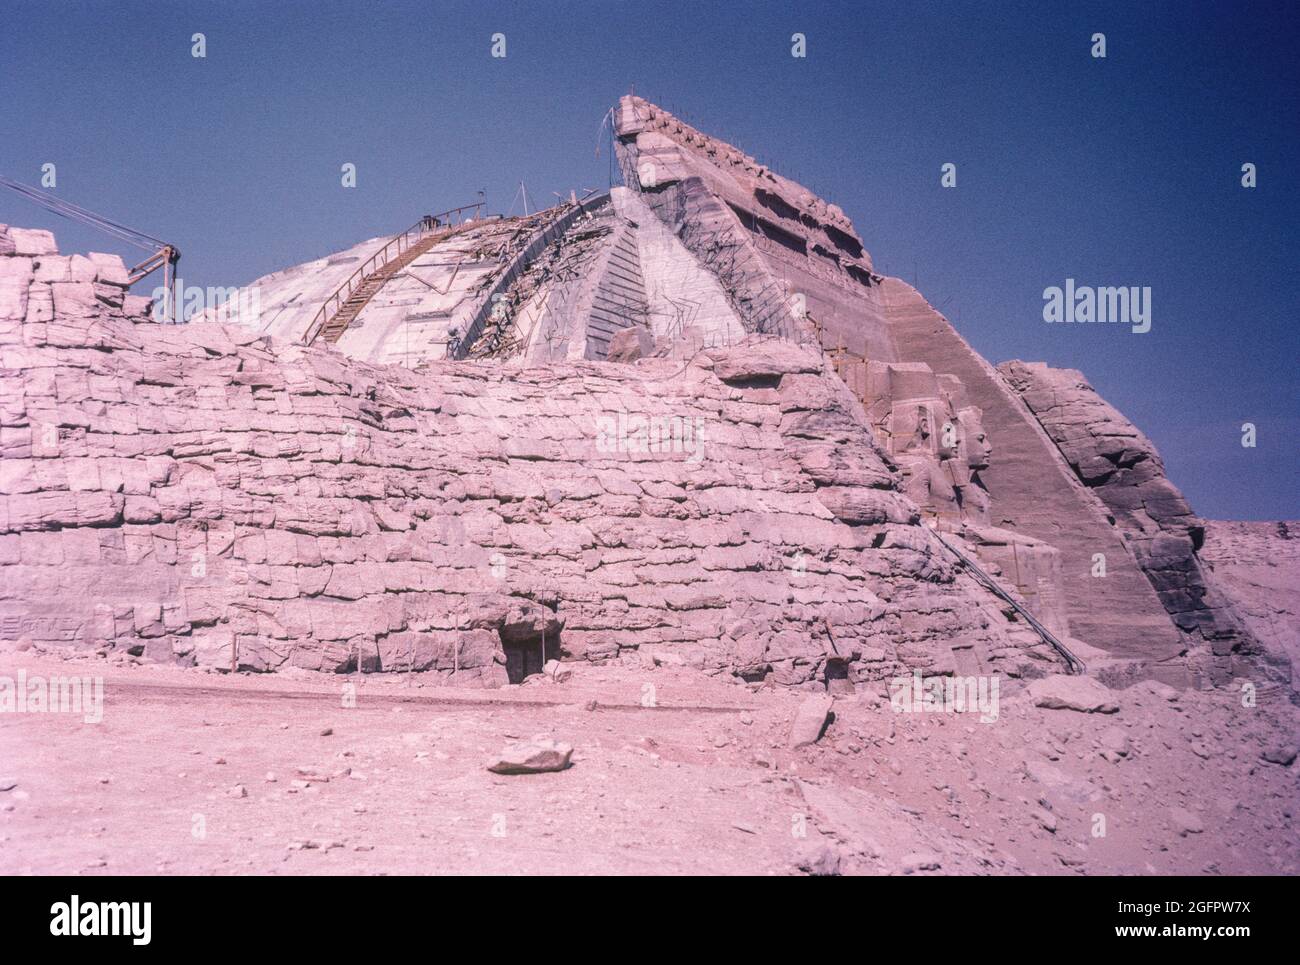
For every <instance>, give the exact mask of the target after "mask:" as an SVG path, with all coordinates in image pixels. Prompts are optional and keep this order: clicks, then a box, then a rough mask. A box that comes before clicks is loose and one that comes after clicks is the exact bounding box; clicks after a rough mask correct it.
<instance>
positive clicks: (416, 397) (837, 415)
mask: <svg viewBox="0 0 1300 965" xmlns="http://www.w3.org/2000/svg"><path fill="white" fill-rule="evenodd" d="M6 237H11V236H6ZM37 257H38V256H27V255H18V254H14V255H11V256H7V257H4V258H0V262H8V263H10V264H8V265H6V270H5V273H4V275H3V277H4V278H6V279H19V280H20V281H18V282H14V281H6V282H5V283H4V284H3V285H0V304H2V305H4V306H5V312H6V314H8V315H13V314H14V313H15V311H16V310H17V309H16V307H15V306H17V305H19V304H21V303H25V302H28V301H30V299H31V297H33V296H32V294H31V290H32V289H33V288H35V287H36V286H39V285H42V284H45V283H44V282H37V281H34V280H33V279H34V275H35V270H36V269H35V268H34V267H33V266H32V265H30V264H29V265H26V266H22V265H20V266H19V269H14V268H13V267H12V263H15V262H27V261H35V260H37ZM39 257H49V256H44V255H42V256H39ZM19 286H21V291H19ZM91 292H92V295H93V289H91ZM92 301H93V304H92V303H91V302H78V304H80V305H82V306H83V307H84V311H83V312H81V313H80V314H76V315H65V314H63V313H58V314H55V315H54V316H53V317H52V318H50V319H48V320H46V321H30V322H29V321H26V316H25V315H24V320H23V321H17V320H16V319H13V318H6V319H4V322H3V327H2V328H0V331H2V332H3V333H4V334H3V338H0V387H2V389H3V391H2V392H0V399H3V408H0V457H2V460H0V467H3V471H2V472H0V637H3V638H4V639H8V640H11V641H15V640H30V641H31V642H33V643H42V644H67V645H74V646H93V647H99V648H108V649H126V650H130V651H133V652H140V653H144V654H146V655H148V656H149V657H153V658H156V659H160V660H176V661H180V662H183V663H196V664H199V665H204V666H210V667H215V668H222V669H227V668H230V667H239V668H246V669H252V670H273V669H276V668H280V667H285V666H297V667H305V668H310V669H317V670H335V671H338V670H345V669H348V668H350V667H354V666H356V665H357V664H358V663H360V665H361V666H362V667H363V668H364V669H367V670H404V669H408V668H413V669H417V670H429V671H434V672H437V673H439V674H441V675H444V676H446V677H448V678H451V679H453V680H454V681H455V682H458V683H467V684H472V685H473V684H477V685H493V684H500V683H503V682H505V681H506V679H507V677H506V669H505V666H506V657H505V654H504V648H506V647H509V646H511V645H512V644H518V643H519V642H520V641H528V642H530V645H531V642H532V641H536V640H539V639H540V638H541V636H542V634H545V639H546V641H547V647H548V649H547V652H546V655H547V656H563V657H568V658H573V659H584V658H585V659H594V660H600V659H606V658H610V657H613V656H616V655H617V654H619V653H620V652H623V651H628V650H633V649H647V650H653V649H656V648H663V649H668V650H674V651H676V652H677V653H678V654H680V655H681V656H682V657H683V659H686V660H689V661H691V662H692V663H695V664H696V665H698V666H700V667H703V668H706V669H709V670H713V671H717V672H732V673H739V674H743V675H745V676H747V677H750V678H753V679H757V678H765V677H766V678H770V679H772V680H774V681H776V682H779V683H784V684H808V685H814V684H816V685H818V686H820V685H821V681H822V679H823V678H824V677H825V676H826V672H827V669H828V668H827V664H828V661H834V662H836V663H837V665H838V666H837V668H836V669H837V673H838V671H839V669H841V668H844V669H846V670H847V673H848V675H849V678H850V679H851V680H858V681H861V680H866V679H877V678H883V677H888V676H892V675H894V674H896V673H898V672H905V671H907V670H909V669H910V668H914V667H915V668H924V669H927V670H941V669H950V668H952V666H953V665H954V659H955V658H954V650H958V651H961V652H962V653H963V655H964V658H965V659H970V658H971V657H972V656H973V657H974V659H975V660H976V661H978V666H980V667H982V668H983V669H985V670H991V669H994V668H997V669H999V670H1001V671H1004V672H1009V673H1025V674H1030V675H1032V674H1035V673H1039V672H1042V671H1044V670H1047V669H1057V668H1059V663H1056V662H1055V661H1056V658H1055V656H1054V655H1053V654H1051V653H1050V651H1048V650H1047V649H1046V648H1045V647H1043V646H1042V645H1041V644H1040V643H1038V641H1037V640H1036V638H1034V637H1033V636H1032V635H1031V634H1027V633H1026V632H1025V631H1024V629H1023V628H1022V627H1017V626H1016V625H1014V624H1011V623H1008V622H1007V620H1006V618H1005V616H1004V614H1003V613H1002V611H1001V609H1000V607H999V606H998V605H997V601H995V600H993V599H992V598H991V596H990V595H989V594H988V593H987V592H986V591H985V590H983V589H982V588H981V587H979V586H978V585H977V584H975V583H974V582H973V581H972V580H971V579H970V578H969V577H967V576H966V575H965V574H964V573H962V572H960V571H959V570H956V569H954V567H953V566H952V565H951V564H950V562H949V561H948V559H947V558H946V557H945V556H944V555H943V554H942V551H941V550H940V549H939V547H938V545H937V543H936V541H935V540H934V538H933V536H932V535H931V534H930V532H929V530H928V529H927V528H926V527H924V526H921V525H918V513H917V510H916V507H915V506H914V505H912V504H911V503H910V502H909V501H908V500H907V499H906V498H905V497H904V496H903V495H902V494H901V493H900V492H898V490H897V488H896V487H897V479H896V478H895V476H894V475H893V474H892V473H891V472H890V470H889V469H888V468H887V467H886V466H885V464H884V462H883V461H882V460H881V458H880V455H879V453H878V451H877V450H876V448H875V446H874V444H873V442H872V440H871V438H870V435H869V433H868V432H867V431H866V430H865V428H864V425H863V422H862V416H861V413H860V410H858V409H857V408H855V407H856V406H857V403H856V401H855V400H854V399H853V398H852V397H851V395H850V394H849V393H848V392H847V390H846V389H844V387H843V386H842V385H841V384H840V383H839V382H838V381H837V380H835V379H833V378H831V377H828V372H827V371H826V370H825V368H824V363H823V361H822V359H821V358H820V357H819V356H818V355H815V354H809V353H805V352H803V351H802V350H799V349H797V348H795V347H793V346H791V345H789V344H788V343H772V342H762V343H746V344H744V345H741V346H737V347H735V348H732V349H717V350H713V351H710V352H705V353H702V354H700V355H699V356H698V357H697V358H696V360H695V361H694V362H693V363H691V364H689V365H684V364H683V363H681V362H679V361H672V360H642V361H641V362H639V363H638V364H637V365H635V366H631V365H626V366H624V365H615V364H609V363H606V364H597V363H587V362H558V363H552V364H550V365H548V366H547V367H545V368H525V367H519V366H507V365H500V364H491V363H465V362H460V363H457V362H439V363H432V364H429V365H427V366H424V367H422V368H421V369H419V370H409V369H405V368H402V367H399V366H373V365H370V364H368V363H363V362H358V361H354V360H351V359H348V358H347V357H345V356H343V355H341V354H340V353H338V352H337V351H336V350H335V349H333V348H329V347H311V348H307V347H304V346H301V345H298V344H286V343H283V342H280V341H277V340H274V339H271V338H268V337H265V336H261V335H259V334H257V333H255V332H251V331H249V330H247V329H244V328H240V327H237V326H231V327H222V326H218V325H214V324H209V323H203V324H191V325H184V326H159V325H154V324H152V323H148V322H145V321H143V320H142V318H141V316H139V315H137V316H134V317H132V316H127V315H124V314H123V312H122V310H121V309H120V308H118V307H116V306H115V305H113V304H112V303H111V302H112V299H110V300H109V301H108V302H105V301H102V300H94V299H93V298H92ZM141 307H143V306H141ZM24 312H25V308H24ZM661 443H662V444H661Z"/></svg>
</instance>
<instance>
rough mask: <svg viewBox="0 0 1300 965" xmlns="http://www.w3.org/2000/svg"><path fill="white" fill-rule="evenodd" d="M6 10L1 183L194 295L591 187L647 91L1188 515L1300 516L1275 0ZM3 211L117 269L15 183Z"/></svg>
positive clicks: (1292, 144) (1293, 292)
mask: <svg viewBox="0 0 1300 965" xmlns="http://www.w3.org/2000/svg"><path fill="white" fill-rule="evenodd" d="M3 23H4V30H3V32H0V173H4V174H7V175H9V176H10V177H14V178H16V179H18V180H21V181H25V182H27V183H32V184H35V183H38V181H39V178H40V169H41V165H42V164H44V163H46V162H54V163H56V164H57V166H58V168H57V169H58V178H59V182H58V190H57V193H58V194H59V195H61V196H62V197H64V198H66V199H68V200H71V201H74V202H76V203H79V204H81V205H83V206H85V207H88V208H91V209H93V210H95V211H98V212H100V213H103V214H106V215H109V216H111V217H114V218H116V219H118V220H120V221H122V222H124V223H126V224H128V225H131V226H132V227H135V228H138V229H140V230H142V231H145V232H147V233H149V234H152V235H155V236H157V237H161V238H164V239H167V240H169V241H172V242H174V243H175V244H177V245H179V246H180V248H181V249H182V251H183V253H184V259H183V261H182V263H181V275H182V277H183V278H184V279H185V281H186V283H187V284H190V285H195V284H197V285H204V286H206V285H219V286H227V285H234V284H240V283H244V282H248V281H250V280H252V279H253V278H256V277H257V276H259V275H262V274H265V273H266V272H269V271H272V270H275V269H277V268H282V267H286V266H288V265H292V264H297V263H299V262H302V261H306V260H309V259H311V258H314V257H318V256H320V255H323V254H326V253H328V252H330V251H333V250H337V249H340V248H343V247H346V246H349V245H351V244H354V243H355V242H357V241H359V240H361V239H363V238H367V237H371V236H374V235H379V234H386V233H391V232H394V231H396V230H398V229H401V228H404V227H406V226H408V225H409V224H410V223H412V222H413V221H415V220H416V218H417V217H419V216H420V215H421V214H424V213H425V212H429V211H434V210H438V209H441V208H446V207H451V206H453V205H457V204H461V203H465V202H466V201H469V200H473V199H474V198H475V195H476V192H477V191H478V190H480V189H482V190H484V191H485V192H486V197H487V199H488V202H489V205H490V206H491V208H492V209H494V210H504V209H505V208H507V207H508V206H509V205H510V202H511V198H512V196H513V195H514V192H515V189H516V186H517V184H518V182H519V181H520V179H523V180H525V181H526V182H527V185H528V188H529V191H530V193H531V194H532V195H533V196H534V197H535V198H537V199H539V200H543V199H544V200H550V199H551V197H552V195H551V192H553V191H559V192H564V193H567V192H568V190H569V189H570V188H573V187H577V188H584V187H601V188H603V187H605V186H606V185H607V184H608V181H609V168H608V156H607V149H606V150H605V152H604V153H602V154H601V156H600V157H597V156H596V154H595V149H596V144H597V130H598V126H599V124H600V121H601V117H602V116H603V114H604V112H605V110H606V109H607V108H608V107H609V106H610V105H611V104H613V103H614V102H615V100H616V99H617V98H618V96H619V95H620V94H623V93H625V92H626V91H627V90H628V89H629V87H630V86H631V85H633V84H635V86H636V90H637V92H638V93H640V94H643V95H645V96H647V97H649V98H650V99H652V100H655V101H657V102H659V103H661V104H663V105H664V106H666V107H668V108H669V109H670V110H673V111H675V112H676V113H678V114H680V115H682V116H683V117H685V118H686V119H687V120H689V121H691V122H692V123H694V124H696V125H697V126H698V127H700V128H702V129H703V130H705V131H708V132H710V133H713V134H718V135H720V136H724V137H727V138H728V139H730V140H732V141H733V142H734V143H736V144H737V145H738V146H740V147H742V148H744V149H745V150H747V151H749V152H750V153H751V154H756V155H758V156H759V157H760V158H761V159H763V160H765V161H768V162H769V163H771V164H773V166H774V167H776V168H777V169H778V170H779V171H781V172H782V173H784V174H787V175H789V176H791V177H795V178H797V179H799V180H802V181H804V182H805V183H806V184H808V185H809V186H810V187H812V188H814V189H815V190H817V191H818V192H819V193H820V194H821V195H823V196H824V197H826V198H828V199H830V200H832V201H835V202H836V203H838V204H840V205H841V206H842V207H843V208H844V209H845V211H846V212H847V213H848V214H849V215H850V217H852V218H853V220H854V222H855V224H856V225H857V227H858V230H859V232H860V233H861V235H862V236H863V238H864V240H865V241H866V244H867V247H868V249H869V250H870V251H871V252H872V254H873V256H874V257H875V260H876V264H877V267H878V268H879V269H883V270H884V271H886V272H887V273H890V274H895V275H899V276H902V277H904V278H906V279H908V280H909V281H911V280H913V279H915V280H916V282H917V283H918V284H919V287H920V288H921V290H922V292H923V293H924V294H925V295H926V296H927V297H928V298H929V299H930V301H931V302H932V303H933V304H935V305H936V306H937V307H939V308H940V309H941V310H942V311H943V312H944V313H945V314H947V315H948V316H949V317H950V318H952V319H953V321H954V322H955V323H956V324H957V326H958V328H959V329H960V330H961V331H962V333H963V334H964V335H965V336H966V337H967V338H968V339H969V340H970V341H971V342H972V343H973V344H974V346H975V347H976V348H977V349H978V350H979V351H980V352H982V353H983V354H984V355H985V356H987V357H988V358H990V359H991V360H992V361H994V362H997V361H1001V360H1004V359H1008V358H1016V357H1018V358H1024V359H1032V360H1044V361H1047V362H1050V363H1051V364H1054V365H1060V366H1069V367H1074V368H1079V369H1082V370H1083V371H1084V372H1085V374H1086V375H1087V376H1088V377H1089V379H1090V380H1091V381H1092V383H1093V385H1095V386H1096V388H1097V389H1098V391H1100V392H1101V393H1102V395H1104V396H1105V397H1106V398H1107V399H1108V400H1110V401H1111V402H1112V403H1114V404H1115V405H1116V406H1118V407H1119V408H1120V409H1121V410H1122V411H1123V412H1124V413H1125V414H1127V415H1128V416H1129V417H1130V418H1131V419H1132V420H1133V421H1134V422H1135V423H1136V424H1137V425H1138V426H1139V427H1140V428H1141V429H1142V430H1143V431H1145V432H1146V433H1147V434H1148V435H1149V436H1150V437H1151V438H1152V439H1153V440H1154V441H1155V443H1156V444H1157V445H1158V446H1159V448H1160V451H1161V452H1162V454H1163V455H1164V458H1165V462H1166V464H1167V466H1168V469H1169V472H1170V475H1171V477H1172V478H1173V480H1174V482H1175V483H1177V484H1178V485H1179V486H1181V487H1182V488H1183V490H1184V492H1185V493H1186V494H1187V496H1188V497H1189V499H1190V500H1191V502H1192V505H1193V506H1194V508H1195V509H1196V510H1197V511H1198V512H1199V513H1201V514H1202V515H1204V516H1207V517H1210V518H1241V519H1270V518H1273V519H1276V518H1295V517H1297V516H1300V505H1298V500H1297V485H1296V468H1297V466H1296V447H1297V440H1298V439H1300V412H1298V411H1297V396H1298V393H1297V388H1298V387H1300V385H1298V378H1297V374H1296V373H1297V355H1298V354H1300V353H1298V352H1297V349H1298V348H1300V339H1298V338H1297V335H1296V321H1297V319H1296V315H1297V307H1298V302H1300V299H1298V298H1297V290H1298V288H1300V270H1298V269H1297V257H1298V256H1300V251H1298V250H1297V245H1296V225H1297V222H1298V221H1300V197H1298V194H1300V188H1298V187H1297V183H1298V181H1300V177H1298V175H1297V162H1298V160H1300V158H1298V152H1297V148H1298V147H1300V110H1298V108H1300V66H1298V63H1300V59H1298V58H1297V57H1296V54H1295V42H1296V38H1297V36H1298V35H1300V31H1298V30H1297V26H1298V25H1300V12H1298V11H1297V5H1296V4H1294V3H1291V4H1270V3H1253V2H1252V3H1237V4H1226V3H1225V4H1214V3H1195V2H1193V3H1173V4H1161V3H1143V2H1133V0H1128V2H1121V3H1071V4H1069V5H1065V4H1059V3H1047V2H1031V3H1013V2H1000V0H999V2H982V3H957V2H944V3H914V2H907V3H891V4H874V3H810V2H804V3H780V2H766V3H753V4H741V3H725V2H718V0H715V2H700V0H695V2H680V3H678V2H673V3H669V2H655V0H637V2H615V0H607V2H604V3H577V2H570V3H564V2H556V3H540V2H538V3H520V4H506V3H494V2H490V0H479V2H472V3H443V2H436V0H424V2H402V3H378V2H367V3H360V2H357V3H351V4H349V3H342V2H313V3H306V2H288V0H276V2H266V0H261V2H221V3H215V2H205V3H198V2H179V0H177V2H162V0H154V2H136V0H100V2H70V0H39V2H30V0H17V2H15V0H6V3H5V9H4V13H3ZM796 31H799V32H802V33H804V34H806V35H807V38H808V56H807V58H806V59H802V60H800V59H795V58H792V57H791V56H790V35H791V34H792V33H794V32H796ZM1097 31H1101V32H1103V33H1105V34H1106V38H1107V48H1108V49H1107V53H1108V56H1107V58H1106V59H1105V60H1095V59H1093V58H1092V57H1091V56H1089V47H1090V40H1089V38H1090V37H1091V35H1092V34H1093V33H1094V32H1097ZM195 32H202V33H204V34H205V35H206V37H207V57H206V59H203V60H198V59H195V58H193V57H191V55H190V46H191V44H190V37H191V35H192V34H194V33H195ZM496 32H501V33H504V34H506V37H507V52H508V56H507V57H506V58H505V59H504V60H502V59H493V58H492V57H490V56H489V47H490V37H491V35H492V34H493V33H496ZM948 161H951V162H954V163H956V164H957V165H958V187H957V188H956V189H955V190H945V189H942V188H941V187H940V186H939V167H940V165H941V164H942V163H944V162H948ZM1246 161H1250V162H1253V163H1255V164H1256V165H1257V166H1258V170H1259V186H1258V187H1257V188H1255V189H1254V190H1246V189H1243V188H1242V187H1241V186H1240V168H1241V165H1242V163H1243V162H1246ZM344 162H352V163H355V164H356V165H357V169H358V181H359V185H358V187H357V188H356V189H355V190H345V189H343V188H342V187H341V186H340V183H339V178H340V174H339V168H340V165H341V164H343V163H344ZM0 222H9V223H17V224H22V225H36V226H43V227H50V228H53V229H55V231H56V232H57V234H58V236H59V239H60V243H61V246H62V248H63V250H64V251H76V250H86V249H94V250H107V251H115V250H116V251H122V253H123V254H130V252H129V251H127V250H123V249H119V248H115V247H114V246H113V245H112V244H111V243H106V242H105V240H104V239H102V238H101V237H99V236H97V235H94V234H91V233H90V232H89V231H86V230H83V229H81V228H80V227H78V226H75V225H71V224H69V223H67V222H61V221H59V220H58V219H56V218H54V217H52V216H49V215H47V214H46V213H45V212H43V211H41V210H39V209H36V208H33V207H31V206H30V205H29V204H27V203H26V202H23V201H21V200H19V199H17V198H15V197H12V196H10V195H8V194H7V193H6V194H3V195H0ZM1067 277H1072V278H1075V279H1077V280H1078V281H1079V283H1080V284H1096V285H1145V286H1150V287H1151V288H1152V303H1153V324H1152V330H1151V332H1149V333H1147V334H1145V335H1135V334H1131V333H1130V332H1129V331H1127V329H1125V328H1123V327H1120V326H1107V327H1098V326H1058V325H1048V324H1045V323H1044V322H1043V321H1042V314H1041V313H1042V305H1043V289H1044V288H1046V287H1047V286H1049V285H1060V284H1063V283H1064V280H1065V279H1066V278H1067ZM1243 422H1253V423H1255V424H1256V425H1257V426H1258V439H1259V444H1258V447H1257V448H1255V449H1246V448H1243V447H1242V446H1241V444H1240V435H1241V433H1240V426H1241V424H1242V423H1243Z"/></svg>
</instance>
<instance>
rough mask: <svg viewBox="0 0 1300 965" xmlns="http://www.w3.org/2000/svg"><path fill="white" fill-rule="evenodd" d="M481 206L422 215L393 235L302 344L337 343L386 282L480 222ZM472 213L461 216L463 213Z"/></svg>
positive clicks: (329, 302)
mask: <svg viewBox="0 0 1300 965" xmlns="http://www.w3.org/2000/svg"><path fill="white" fill-rule="evenodd" d="M483 204H484V202H482V201H479V202H477V203H475V204H466V205H461V206H460V207H459V208H451V209H449V210H447V211H442V212H440V213H438V214H432V215H425V216H424V217H423V218H421V219H420V220H419V221H417V222H416V223H415V224H413V225H412V226H411V227H409V228H407V229H406V230H405V231H403V232H401V233H400V234H396V235H394V236H393V237H392V238H390V239H389V240H388V242H387V243H386V244H385V245H384V246H383V247H382V248H380V249H379V250H378V251H377V252H375V253H374V254H373V255H371V256H370V257H369V258H368V259H366V261H365V263H364V264H363V265H362V266H361V267H360V268H358V269H357V270H356V271H354V272H353V273H352V274H351V275H350V276H349V277H348V280H347V281H345V282H344V283H343V284H342V285H340V286H339V287H338V288H337V289H336V290H335V291H334V293H333V294H332V295H330V297H329V298H327V299H325V302H324V304H322V305H321V307H320V311H318V312H317V313H316V316H315V317H314V318H313V319H312V322H311V324H310V325H309V326H308V327H307V331H306V333H305V334H304V335H303V337H302V341H303V343H304V344H306V345H311V344H313V343H315V342H316V340H317V339H324V340H325V341H326V342H337V341H338V340H339V339H340V338H342V336H343V333H344V332H346V331H347V330H348V326H350V325H351V324H352V323H353V322H354V321H355V320H356V317H357V316H358V315H360V314H361V311H362V309H364V308H365V307H366V305H368V304H369V303H370V300H371V299H372V298H374V297H375V294H376V293H377V292H378V291H379V290H380V289H381V288H383V287H384V285H385V284H386V283H387V282H388V280H389V279H390V278H392V277H393V276H394V275H396V274H397V273H398V272H400V271H402V269H404V268H406V267H407V266H408V265H410V264H411V262H413V261H415V259H416V258H419V257H420V256H421V255H423V254H424V253H425V252H427V251H428V250H429V249H430V248H432V247H433V246H434V245H436V244H437V243H438V242H440V241H442V240H443V239H445V238H449V237H451V236H452V235H454V234H456V233H457V232H459V231H464V230H465V229H466V228H467V227H468V226H469V225H471V224H473V223H476V222H477V221H478V220H479V219H480V218H481V211H482V208H483ZM467 211H469V212H473V214H471V215H468V216H467V215H465V212H467Z"/></svg>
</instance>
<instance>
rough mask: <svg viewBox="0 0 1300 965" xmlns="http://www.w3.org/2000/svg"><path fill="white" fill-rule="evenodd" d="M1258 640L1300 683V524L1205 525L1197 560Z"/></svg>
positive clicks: (1229, 522) (1210, 522) (1211, 522)
mask: <svg viewBox="0 0 1300 965" xmlns="http://www.w3.org/2000/svg"><path fill="white" fill-rule="evenodd" d="M1198 555H1199V557H1200V560H1201V563H1202V565H1203V566H1204V565H1206V564H1208V566H1209V568H1210V571H1211V572H1212V573H1213V576H1214V580H1215V582H1216V584H1217V585H1218V586H1219V588H1220V589H1221V590H1222V591H1223V593H1224V594H1225V595H1226V596H1228V598H1229V599H1231V600H1232V604H1233V609H1234V610H1235V611H1236V612H1237V614H1238V616H1240V617H1241V619H1242V621H1243V622H1244V623H1245V624H1246V626H1247V627H1248V628H1249V630H1250V632H1251V633H1252V634H1254V636H1255V638H1256V639H1257V640H1259V641H1260V642H1261V643H1263V644H1264V646H1265V647H1267V648H1268V649H1269V650H1271V651H1273V652H1274V653H1281V654H1284V655H1285V656H1286V657H1287V658H1289V659H1290V662H1291V684H1292V688H1293V689H1297V686H1296V685H1297V684H1300V680H1298V679H1297V673H1300V580H1297V579H1296V575H1297V574H1298V573H1300V520H1294V519H1292V520H1283V521H1279V522H1267V523H1265V522H1246V521H1238V520H1206V522H1205V545H1204V546H1202V548H1201V551H1200V553H1199V554H1198Z"/></svg>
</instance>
